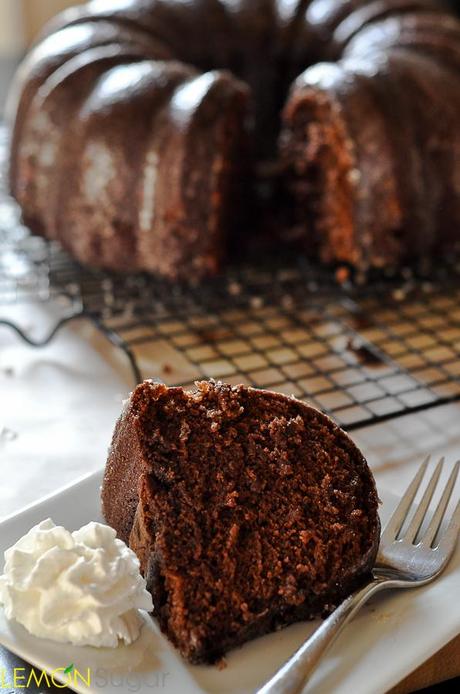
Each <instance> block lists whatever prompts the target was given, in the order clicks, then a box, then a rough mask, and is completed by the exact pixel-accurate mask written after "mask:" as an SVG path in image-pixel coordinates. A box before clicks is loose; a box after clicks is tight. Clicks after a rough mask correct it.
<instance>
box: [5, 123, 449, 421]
mask: <svg viewBox="0 0 460 694" xmlns="http://www.w3.org/2000/svg"><path fill="white" fill-rule="evenodd" d="M6 148H7V136H6V132H5V131H4V130H3V131H2V132H1V140H0V157H2V158H3V160H5V152H6ZM3 170H4V167H3ZM0 185H1V188H0V325H3V326H4V327H8V328H10V329H12V330H15V331H16V333H17V334H18V335H19V336H20V337H21V338H22V339H23V340H24V341H26V342H28V343H29V344H30V345H33V346H35V347H40V346H43V345H45V344H47V343H48V342H49V341H50V340H51V339H53V338H54V336H55V335H56V333H57V332H58V330H59V329H60V328H61V327H62V326H63V325H64V324H66V323H69V322H71V321H76V320H78V319H82V318H84V319H87V320H90V321H91V322H92V323H93V324H94V325H95V326H96V327H97V329H98V330H100V331H101V332H102V333H103V334H104V335H105V337H106V338H107V339H108V340H109V341H110V342H111V344H112V345H113V346H114V347H115V348H116V349H117V350H120V351H121V352H122V353H123V354H124V355H125V356H126V358H127V359H128V360H129V363H130V365H131V369H132V372H133V377H134V380H135V381H136V382H139V381H140V380H141V379H142V378H144V377H149V378H150V377H153V378H157V379H159V380H162V381H164V382H166V383H168V384H170V385H184V386H188V385H191V384H192V383H193V382H194V381H195V380H197V379H200V378H215V379H221V380H225V381H227V382H230V383H246V384H249V385H252V386H255V387H258V388H269V389H272V390H277V391H280V392H284V393H287V394H292V395H295V396H297V397H299V398H302V399H305V400H308V401H309V402H311V403H312V404H314V405H315V406H317V407H319V408H321V409H322V410H324V411H326V412H327V413H328V414H330V415H331V416H332V417H333V418H334V419H335V420H336V421H337V422H338V423H339V424H341V425H342V426H344V427H345V428H347V429H348V430H351V429H356V428H358V427H361V426H364V425H369V424H374V423H377V422H380V421H384V420H387V419H390V418H392V417H396V416H401V415H403V414H407V413H409V412H416V411H420V410H424V409H427V408H429V407H433V406H435V405H440V404H444V403H448V402H452V401H455V400H460V281H459V278H458V273H455V272H452V270H451V269H450V270H449V271H447V270H445V269H443V270H442V271H440V272H438V273H437V276H436V277H431V278H429V279H427V278H425V279H421V278H419V279H417V280H415V279H413V278H412V276H411V275H410V274H406V275H405V277H403V278H401V277H399V278H398V279H395V278H391V277H386V278H380V279H379V281H378V282H376V283H373V284H369V285H367V286H366V287H359V286H352V285H349V286H345V287H339V286H338V285H337V284H336V282H335V281H334V278H333V277H331V275H330V274H328V273H327V272H324V271H323V270H320V269H318V268H316V267H314V266H312V265H311V264H309V263H308V262H307V261H305V260H303V259H299V258H298V257H295V258H294V257H286V258H283V259H281V260H280V259H279V258H278V259H277V262H276V263H275V262H273V261H272V260H271V259H269V258H267V259H266V260H265V261H263V262H259V263H258V264H257V266H256V265H254V264H247V263H243V264H242V265H240V266H238V267H231V268H229V269H228V270H227V271H226V272H225V275H224V276H222V277H220V278H218V279H215V280H213V281H209V282H206V283H205V284H203V285H200V286H196V287H190V286H189V287H186V286H182V285H171V284H170V283H166V282H164V281H161V280H159V279H155V278H153V277H150V276H146V275H129V276H116V275H113V274H111V273H106V272H100V271H95V270H91V269H88V268H84V267H81V266H80V265H78V264H77V263H76V262H75V261H73V260H72V259H71V258H69V257H68V256H67V255H66V254H65V253H64V252H63V251H62V250H61V249H60V248H59V247H58V246H57V245H56V244H54V243H49V242H47V241H45V240H44V239H41V238H38V237H34V236H32V235H30V233H29V231H28V230H27V229H26V228H24V226H22V224H21V221H20V211H19V210H18V208H17V206H16V205H15V203H14V201H12V200H11V198H10V197H9V196H8V194H7V192H6V186H5V180H4V174H3V175H2V179H1V181H0ZM21 302H35V303H37V302H38V303H42V304H50V303H53V302H54V303H56V304H57V305H58V306H59V307H60V317H59V318H57V319H56V324H55V326H54V327H53V329H52V331H51V332H50V333H49V334H48V335H46V336H45V337H44V338H42V339H41V340H37V339H34V338H32V337H31V335H30V334H28V333H27V331H25V330H24V329H23V328H22V327H21V326H20V325H18V324H17V323H16V322H15V321H14V320H11V315H10V314H11V311H9V312H8V313H9V317H5V316H4V317H3V318H2V310H1V307H2V306H4V307H6V306H8V305H10V306H11V305H13V306H14V305H16V304H18V303H21Z"/></svg>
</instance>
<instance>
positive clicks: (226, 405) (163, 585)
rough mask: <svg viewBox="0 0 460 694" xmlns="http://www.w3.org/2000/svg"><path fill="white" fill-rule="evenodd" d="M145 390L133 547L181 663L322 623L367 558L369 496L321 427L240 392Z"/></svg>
mask: <svg viewBox="0 0 460 694" xmlns="http://www.w3.org/2000/svg"><path fill="white" fill-rule="evenodd" d="M140 388H142V390H141V391H140V392H139V393H138V394H137V395H136V394H135V397H134V399H133V405H132V407H133V413H135V414H134V416H135V422H136V428H137V431H138V435H139V444H140V450H141V451H142V456H143V460H144V464H143V469H144V474H143V475H142V479H141V486H140V498H139V504H138V506H137V511H136V516H135V519H134V523H133V528H132V531H131V538H130V544H131V546H132V548H133V549H134V550H135V551H136V552H137V554H138V556H139V557H140V560H141V568H142V570H143V572H144V573H145V575H146V578H147V582H148V586H149V588H150V589H151V591H152V594H153V597H154V605H155V611H156V614H157V616H158V618H159V620H160V624H161V626H162V628H163V629H164V630H165V631H166V632H167V633H168V635H169V636H170V637H171V639H172V640H173V641H174V642H175V643H176V645H178V646H179V648H180V649H181V651H182V652H183V653H184V655H185V656H186V657H188V658H189V659H191V660H194V661H200V660H213V659H215V658H216V657H218V656H219V655H220V654H222V653H223V652H225V650H227V649H228V648H229V647H231V646H233V645H237V644H238V643H241V642H242V641H245V640H247V639H248V638H250V637H251V636H254V635H257V634H258V633H264V632H266V631H270V630H272V629H273V628H276V626H281V625H283V624H288V623H290V622H292V621H295V620H298V619H305V618H311V617H313V616H317V615H319V614H321V613H322V612H323V611H325V610H327V609H330V607H331V606H332V605H334V603H335V602H336V601H337V600H338V599H340V596H342V595H343V594H344V592H346V591H348V590H350V588H351V587H352V586H354V585H355V584H356V581H357V580H359V577H360V576H361V575H362V573H363V571H364V572H365V571H366V570H367V568H368V565H367V563H366V560H365V559H364V558H365V557H367V558H368V559H369V556H370V554H372V552H373V547H374V543H375V532H376V515H375V510H376V496H375V491H374V487H373V482H372V478H371V476H370V474H369V471H368V469H367V467H366V465H365V462H364V460H363V459H362V457H361V455H360V454H359V452H358V451H357V449H356V448H355V447H354V445H353V444H352V443H351V441H350V440H349V439H348V438H347V437H346V435H345V434H344V433H343V432H341V430H340V429H338V428H337V427H336V426H335V425H333V423H332V422H331V421H330V420H329V419H327V418H326V417H325V416H324V415H322V414H321V413H319V412H317V411H316V410H313V409H311V408H309V407H307V406H306V405H304V404H303V403H300V402H298V401H296V400H294V399H290V398H287V397H284V396H279V395H276V394H274V393H266V392H265V393H264V392H262V391H255V390H250V389H246V388H243V387H238V388H231V387H230V386H223V385H221V384H212V383H203V384H199V389H198V390H197V391H194V392H191V393H188V392H185V391H183V390H182V389H179V388H171V389H166V387H165V386H159V385H154V384H144V386H142V387H140ZM138 391H139V389H138ZM366 567H367V568H366Z"/></svg>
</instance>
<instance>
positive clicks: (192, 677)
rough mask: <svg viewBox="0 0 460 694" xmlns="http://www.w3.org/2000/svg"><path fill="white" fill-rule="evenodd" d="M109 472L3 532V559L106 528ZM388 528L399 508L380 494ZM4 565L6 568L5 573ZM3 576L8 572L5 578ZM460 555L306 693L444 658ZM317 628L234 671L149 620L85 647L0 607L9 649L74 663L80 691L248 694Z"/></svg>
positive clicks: (356, 685) (1, 631) (375, 681)
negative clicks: (31, 543) (24, 542)
mask: <svg viewBox="0 0 460 694" xmlns="http://www.w3.org/2000/svg"><path fill="white" fill-rule="evenodd" d="M100 482H101V473H97V474H93V475H91V476H89V477H87V478H85V479H83V480H81V481H80V482H78V483H77V484H74V485H72V486H71V487H68V488H67V489H64V490H62V491H60V492H58V493H56V494H55V495H53V496H52V497H49V498H48V499H45V500H44V501H42V502H40V503H38V504H36V505H34V506H31V507H30V508H27V509H26V510H24V511H22V512H21V513H19V514H18V515H15V516H13V517H10V518H9V519H7V520H6V521H4V522H3V523H1V524H0V556H1V557H2V556H3V551H4V550H5V549H6V548H7V547H9V546H10V545H12V544H13V543H14V542H16V540H18V538H19V537H20V536H22V535H23V534H24V533H25V532H27V531H28V530H29V529H30V528H31V527H32V526H33V525H35V524H36V523H38V522H39V521H41V520H43V519H44V518H47V517H51V518H52V519H53V520H54V522H55V523H58V524H62V525H64V526H65V527H67V528H68V529H69V530H74V529H76V528H78V527H80V526H82V525H84V524H85V523H87V522H89V521H90V520H101V517H100V510H99V488H100ZM380 496H381V497H382V500H383V507H382V510H381V517H382V521H383V522H385V520H386V518H387V517H388V515H389V514H390V513H391V511H392V509H393V508H394V506H395V503H396V501H397V499H396V497H394V496H393V495H391V494H388V493H385V492H384V491H382V490H380ZM2 566H3V561H2V560H0V567H2ZM0 572H1V570H0ZM459 591H460V551H459V549H458V548H457V552H456V555H455V557H454V559H453V561H452V562H451V564H450V566H449V568H448V569H447V571H446V573H445V574H444V575H443V576H442V577H441V579H440V580H438V581H437V582H435V583H434V584H432V585H431V586H428V587H426V588H421V589H418V590H412V591H401V592H399V593H396V592H393V593H391V594H390V593H388V594H387V595H386V596H383V597H382V596H380V597H379V598H377V599H375V600H374V601H373V602H372V603H370V604H369V605H368V606H367V607H366V608H365V609H363V610H362V612H361V613H360V614H359V615H358V617H357V618H356V619H355V620H354V622H353V623H352V624H351V625H349V626H348V627H347V629H346V631H345V632H344V634H343V635H342V636H341V637H340V638H339V640H338V641H337V643H336V644H335V646H334V648H333V649H332V650H331V651H330V652H329V654H328V655H327V657H326V658H325V659H324V661H323V663H322V664H321V666H320V668H319V670H318V671H317V673H316V674H315V676H314V678H313V679H312V680H311V682H310V685H309V686H308V688H307V689H306V690H305V691H306V692H315V693H316V694H330V693H331V692H334V694H350V692H353V694H380V693H383V692H386V691H388V690H389V689H390V688H391V687H392V686H394V685H395V684H397V682H399V681H400V680H401V679H402V678H403V677H405V676H406V675H407V674H409V673H410V672H411V671H413V670H414V669H415V668H416V667H418V666H419V665H420V664H421V663H422V662H423V661H425V660H426V659H427V658H429V657H430V656H431V655H432V654H433V653H435V652H436V651H437V650H439V649H440V648H441V647H442V646H443V645H444V644H446V643H447V642H448V641H450V640H451V639H452V638H453V637H454V636H456V635H457V634H458V633H459V632H460V601H459V599H458V597H459ZM314 628H315V623H309V624H305V623H304V624H297V625H293V626H291V627H289V628H287V629H284V630H283V631H280V632H278V633H276V634H271V635H268V636H264V637H262V638H260V639H256V640H255V641H252V642H251V643H248V644H246V645H245V646H243V647H242V648H240V649H237V650H235V651H234V652H232V653H230V655H229V656H228V658H227V667H226V668H225V669H223V670H219V669H218V668H217V667H204V666H201V667H196V666H190V665H187V664H186V663H185V662H184V661H183V660H182V658H181V657H180V656H179V654H178V653H177V652H176V651H175V650H174V648H172V646H171V645H170V644H169V643H168V641H167V640H166V639H165V638H164V637H163V636H162V635H161V633H159V631H158V629H157V627H156V625H155V623H154V622H153V621H152V620H151V619H150V617H148V615H146V617H145V626H144V628H143V631H142V634H141V637H140V638H139V640H138V641H137V642H136V643H135V644H133V645H131V646H129V647H119V648H117V649H116V650H112V649H95V648H76V647H74V646H70V645H69V646H67V645H62V644H57V643H52V642H51V641H46V640H42V639H37V638H35V637H33V636H30V635H29V634H28V633H27V632H26V631H25V630H24V629H23V628H22V627H21V626H20V625H18V624H14V623H8V621H7V620H6V619H5V617H4V615H3V612H2V610H1V608H0V643H1V644H2V645H4V646H5V647H6V648H8V649H10V651H12V652H14V653H16V654H17V655H19V656H21V657H22V658H24V659H25V660H27V661H29V662H30V663H32V664H33V665H34V666H36V667H37V668H40V669H43V670H46V671H48V672H53V671H56V670H58V669H59V668H65V667H67V666H68V665H69V664H71V663H73V664H74V666H75V669H76V670H77V671H78V673H80V674H81V675H82V676H83V677H84V678H88V669H89V670H90V679H91V684H90V686H89V688H88V687H87V686H86V685H85V684H84V683H83V682H82V681H81V680H80V678H79V676H78V675H76V674H75V669H74V671H73V672H74V674H73V675H70V677H71V678H72V679H71V683H70V682H69V680H68V679H66V678H67V677H68V676H63V675H61V673H57V675H56V680H58V679H59V677H61V678H62V677H64V680H63V681H65V682H69V685H70V686H71V687H72V689H75V690H76V691H78V692H84V693H85V694H87V693H88V692H100V691H103V692H106V693H107V694H119V693H120V692H123V694H126V693H127V692H139V693H140V694H145V693H146V692H152V691H164V692H167V694H188V693H189V692H190V694H193V693H199V692H201V693H203V692H206V693H209V694H211V693H215V694H226V693H228V694H230V693H231V694H248V693H249V692H254V690H255V689H256V688H257V687H258V686H260V685H262V684H263V683H264V682H265V681H266V680H267V679H268V678H269V676H270V674H271V673H272V672H273V671H274V670H276V669H277V668H278V666H279V665H281V663H282V662H283V661H284V660H286V658H287V657H288V656H289V655H291V653H292V652H293V651H294V650H295V649H296V648H297V646H299V645H300V643H301V642H302V641H303V640H304V639H305V638H306V637H307V636H308V635H309V634H310V633H311V632H312V631H313V629H314Z"/></svg>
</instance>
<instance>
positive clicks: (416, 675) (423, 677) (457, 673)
mask: <svg viewBox="0 0 460 694" xmlns="http://www.w3.org/2000/svg"><path fill="white" fill-rule="evenodd" d="M453 678H457V679H456V680H455V681H454V682H452V681H450V682H447V680H452V679H453ZM439 682H445V685H444V686H443V687H440V688H439V691H440V692H441V691H445V692H446V693H447V692H448V691H449V690H450V691H457V692H458V691H460V635H459V636H457V638H455V639H454V640H453V641H451V642H450V643H448V644H447V646H445V647H444V648H442V649H441V650H440V651H439V652H438V653H436V654H435V655H434V656H433V657H432V658H430V659H429V660H427V662H426V663H424V664H423V665H422V666H421V667H419V668H418V670H416V671H415V672H413V673H411V674H410V675H409V676H408V677H406V678H405V679H404V680H403V681H402V682H400V683H399V684H398V686H397V687H395V688H394V689H392V690H391V692H390V694H409V693H410V692H414V691H418V690H420V689H424V688H426V687H430V686H431V685H433V684H436V683H439ZM451 687H452V689H451Z"/></svg>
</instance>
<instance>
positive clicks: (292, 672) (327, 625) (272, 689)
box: [257, 576, 393, 694]
mask: <svg viewBox="0 0 460 694" xmlns="http://www.w3.org/2000/svg"><path fill="white" fill-rule="evenodd" d="M391 583H393V581H391V579H389V578H386V577H380V576H379V577H374V578H372V579H371V580H370V581H369V583H367V584H366V585H365V586H364V587H363V588H360V589H359V590H357V591H356V592H354V593H352V595H350V596H349V597H348V598H346V599H345V600H344V601H343V602H342V603H341V605H339V607H338V608H337V609H336V610H335V611H334V612H333V613H332V614H331V615H330V616H329V617H328V618H327V619H325V620H324V622H323V623H322V624H321V626H320V627H319V628H318V629H317V630H316V631H315V632H314V633H313V634H312V635H311V636H310V638H309V639H307V641H305V643H303V644H302V646H300V648H299V649H298V650H297V651H296V652H295V653H294V655H293V656H291V658H289V660H288V661H286V663H285V664H284V665H282V666H281V668H280V669H279V670H278V672H277V673H276V674H275V675H274V676H273V677H272V678H271V679H270V680H269V682H267V684H265V685H264V686H263V687H262V689H259V690H258V691H257V694H298V693H299V692H301V691H302V689H303V687H304V686H305V684H306V682H307V680H308V678H309V677H310V675H311V674H312V672H313V671H314V669H315V668H316V666H317V665H318V663H319V661H320V660H321V658H322V657H323V655H324V654H325V653H326V651H327V650H328V648H329V647H330V646H331V645H332V643H333V642H334V641H335V639H336V638H337V637H338V635H339V634H340V632H341V631H342V629H343V628H344V626H345V625H346V624H347V623H348V622H349V621H350V619H351V618H352V617H353V616H354V615H355V614H356V612H357V611H358V610H359V609H360V607H362V606H363V605H364V603H365V602H367V600H369V598H370V597H372V595H375V593H378V592H379V591H380V590H383V589H384V588H389V587H390V586H389V585H388V584H391Z"/></svg>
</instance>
